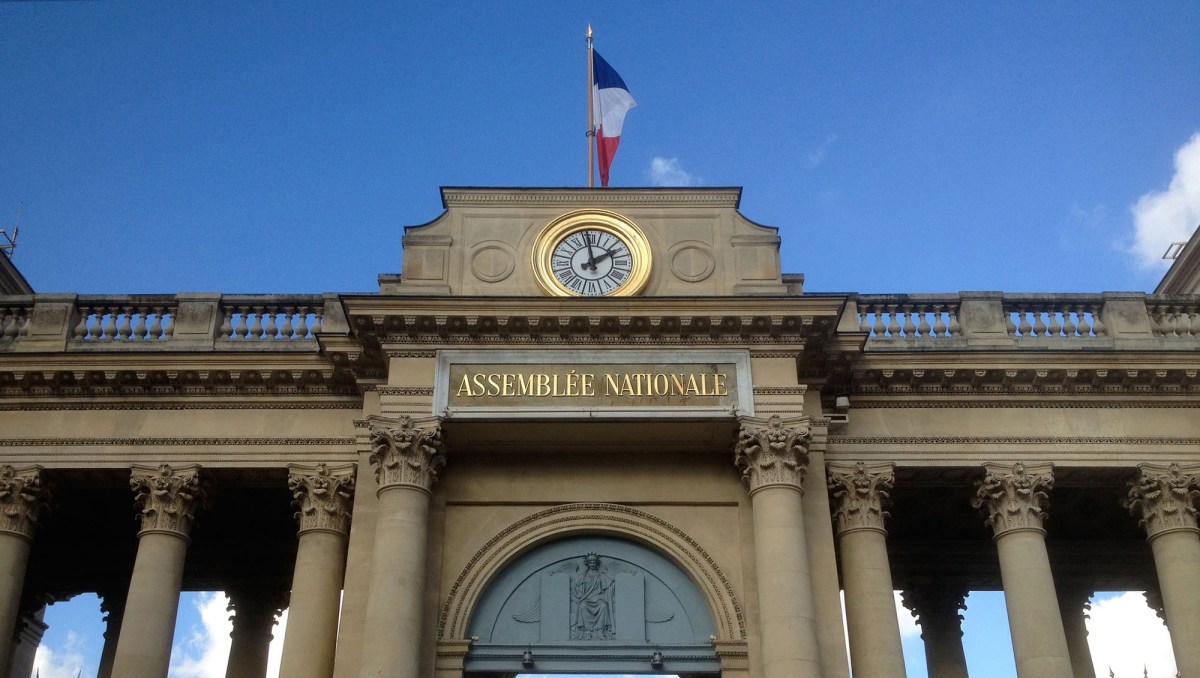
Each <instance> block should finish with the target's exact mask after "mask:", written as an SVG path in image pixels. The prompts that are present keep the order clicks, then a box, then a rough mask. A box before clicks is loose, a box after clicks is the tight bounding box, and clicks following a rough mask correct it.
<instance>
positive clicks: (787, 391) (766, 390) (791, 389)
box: [750, 352, 808, 396]
mask: <svg viewBox="0 0 1200 678" xmlns="http://www.w3.org/2000/svg"><path fill="white" fill-rule="evenodd" d="M750 357H754V354H753V352H751V354H750ZM806 393H808V387H807V386H755V387H754V395H787V396H802V395H805V394H806Z"/></svg>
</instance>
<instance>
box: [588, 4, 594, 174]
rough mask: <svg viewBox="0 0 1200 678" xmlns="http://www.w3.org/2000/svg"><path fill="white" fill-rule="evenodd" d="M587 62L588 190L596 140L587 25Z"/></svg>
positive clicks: (590, 33) (589, 41) (590, 48)
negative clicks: (594, 140) (594, 141)
mask: <svg viewBox="0 0 1200 678" xmlns="http://www.w3.org/2000/svg"><path fill="white" fill-rule="evenodd" d="M587 61H588V68H587V71H588V74H587V75H588V85H587V99H588V124H587V147H588V188H595V186H596V157H595V155H594V154H595V152H596V144H594V143H592V141H593V139H595V138H596V121H595V118H594V117H593V116H594V115H595V114H594V113H593V112H592V82H593V79H592V25H591V24H588V29H587Z"/></svg>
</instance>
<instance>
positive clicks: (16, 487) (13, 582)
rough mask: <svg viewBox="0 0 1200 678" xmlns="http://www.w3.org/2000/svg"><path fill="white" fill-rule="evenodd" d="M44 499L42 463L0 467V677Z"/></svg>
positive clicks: (8, 654) (5, 668) (5, 670)
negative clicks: (18, 466) (38, 464)
mask: <svg viewBox="0 0 1200 678" xmlns="http://www.w3.org/2000/svg"><path fill="white" fill-rule="evenodd" d="M46 500H47V492H46V488H45V485H44V484H43V478H42V467H41V466H26V467H22V468H15V467H13V466H7V465H5V466H0V629H6V630H4V631H3V632H2V633H0V676H7V675H9V673H10V670H11V665H10V662H11V661H12V654H13V631H14V630H15V629H16V626H17V616H18V615H19V614H20V610H21V591H22V589H23V588H24V587H25V569H26V567H28V565H29V550H30V547H31V546H32V545H33V534H34V531H35V530H36V529H37V524H38V515H39V514H40V513H41V510H42V508H43V507H44V505H45V503H46Z"/></svg>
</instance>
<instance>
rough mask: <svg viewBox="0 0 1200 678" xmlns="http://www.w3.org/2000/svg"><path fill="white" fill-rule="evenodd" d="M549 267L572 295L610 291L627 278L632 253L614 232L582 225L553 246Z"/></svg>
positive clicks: (631, 267) (631, 266) (593, 295)
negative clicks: (581, 227) (582, 227)
mask: <svg viewBox="0 0 1200 678" xmlns="http://www.w3.org/2000/svg"><path fill="white" fill-rule="evenodd" d="M550 269H551V270H552V271H553V272H554V278H555V280H557V281H558V282H559V284H561V285H562V286H563V287H565V288H567V289H568V290H570V291H571V292H574V293H575V294H578V295H581V296H585V297H595V296H601V295H605V294H612V293H613V292H616V291H617V290H619V289H620V288H621V286H622V285H624V284H625V283H626V282H628V281H629V275H630V273H632V272H633V253H632V252H630V251H629V246H628V245H626V244H625V241H623V240H621V238H619V237H618V236H617V235H615V234H614V233H612V232H610V231H607V230H602V229H600V228H584V229H581V230H578V231H575V232H574V233H571V234H569V235H567V236H565V237H563V238H562V239H561V240H559V241H558V243H557V244H555V245H554V249H553V250H552V251H551V255H550Z"/></svg>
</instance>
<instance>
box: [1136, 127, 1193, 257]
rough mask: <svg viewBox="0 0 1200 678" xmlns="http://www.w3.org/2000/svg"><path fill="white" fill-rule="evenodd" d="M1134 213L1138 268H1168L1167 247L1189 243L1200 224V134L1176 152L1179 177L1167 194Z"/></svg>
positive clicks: (1151, 196) (1145, 199) (1152, 196)
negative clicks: (1176, 243) (1177, 243)
mask: <svg viewBox="0 0 1200 678" xmlns="http://www.w3.org/2000/svg"><path fill="white" fill-rule="evenodd" d="M1130 209H1131V211H1132V212H1133V225H1134V243H1133V249H1132V253H1133V254H1134V255H1135V256H1136V257H1137V261H1138V264H1139V265H1140V266H1142V267H1143V268H1155V267H1165V266H1166V265H1167V262H1165V261H1163V259H1162V255H1163V252H1165V251H1166V249H1167V246H1168V245H1170V244H1171V243H1173V242H1182V241H1186V240H1187V239H1188V238H1189V237H1191V235H1192V231H1194V230H1195V229H1196V226H1197V224H1200V132H1197V133H1196V134H1194V135H1193V136H1192V138H1191V139H1189V140H1188V142H1187V143H1186V144H1184V145H1183V147H1182V148H1180V149H1179V150H1178V151H1176V152H1175V176H1173V177H1171V184H1170V185H1169V186H1168V187H1167V190H1165V191H1151V192H1149V193H1147V194H1145V195H1143V196H1142V197H1141V198H1138V201H1137V203H1136V204H1135V205H1134V206H1133V207H1132V208H1130Z"/></svg>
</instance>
